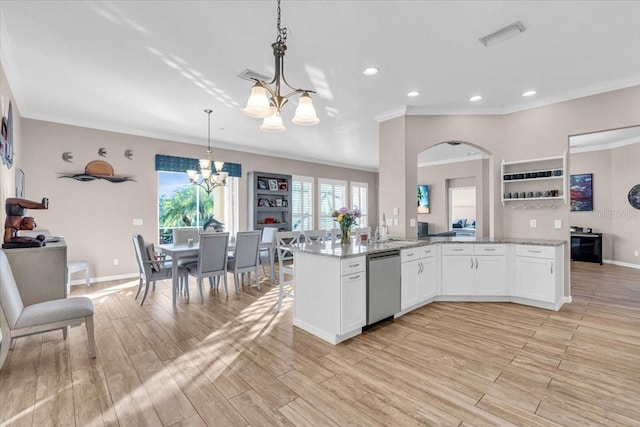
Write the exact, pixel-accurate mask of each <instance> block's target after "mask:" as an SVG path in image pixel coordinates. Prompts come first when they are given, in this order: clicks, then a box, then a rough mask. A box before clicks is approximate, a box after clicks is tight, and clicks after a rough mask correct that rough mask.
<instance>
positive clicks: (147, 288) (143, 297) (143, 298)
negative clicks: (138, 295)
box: [140, 280, 155, 305]
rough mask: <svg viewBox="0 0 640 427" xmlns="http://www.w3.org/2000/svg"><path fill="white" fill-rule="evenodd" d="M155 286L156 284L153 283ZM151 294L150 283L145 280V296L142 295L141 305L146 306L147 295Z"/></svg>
mask: <svg viewBox="0 0 640 427" xmlns="http://www.w3.org/2000/svg"><path fill="white" fill-rule="evenodd" d="M153 283H154V284H155V282H153ZM148 293H149V281H148V280H145V285H144V295H142V301H140V305H142V304H144V300H146V299H147V294H148Z"/></svg>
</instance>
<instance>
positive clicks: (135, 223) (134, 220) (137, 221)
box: [133, 218, 142, 225]
mask: <svg viewBox="0 0 640 427" xmlns="http://www.w3.org/2000/svg"><path fill="white" fill-rule="evenodd" d="M133 225H142V218H134V219H133Z"/></svg>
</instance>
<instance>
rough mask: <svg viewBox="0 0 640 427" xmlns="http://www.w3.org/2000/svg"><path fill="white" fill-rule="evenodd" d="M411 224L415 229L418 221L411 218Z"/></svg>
mask: <svg viewBox="0 0 640 427" xmlns="http://www.w3.org/2000/svg"><path fill="white" fill-rule="evenodd" d="M409 224H410V225H411V226H412V227H415V226H416V220H415V219H413V218H411V219H410V220H409Z"/></svg>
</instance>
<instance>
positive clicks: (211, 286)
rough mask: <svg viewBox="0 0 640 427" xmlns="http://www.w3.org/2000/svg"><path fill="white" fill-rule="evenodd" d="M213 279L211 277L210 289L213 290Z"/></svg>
mask: <svg viewBox="0 0 640 427" xmlns="http://www.w3.org/2000/svg"><path fill="white" fill-rule="evenodd" d="M213 284H214V283H213V277H212V276H209V289H213Z"/></svg>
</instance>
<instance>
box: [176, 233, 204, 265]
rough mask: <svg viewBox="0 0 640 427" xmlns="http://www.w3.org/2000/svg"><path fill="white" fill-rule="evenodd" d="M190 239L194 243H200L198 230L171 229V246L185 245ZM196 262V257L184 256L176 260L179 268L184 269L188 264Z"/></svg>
mask: <svg viewBox="0 0 640 427" xmlns="http://www.w3.org/2000/svg"><path fill="white" fill-rule="evenodd" d="M189 239H191V240H192V241H193V242H194V243H196V242H199V241H200V229H199V228H195V227H189V228H174V229H173V244H174V245H186V244H187V243H189ZM194 262H198V256H197V255H193V256H185V257H181V258H180V259H179V260H178V265H179V266H180V267H185V266H187V265H189V264H193V263H194Z"/></svg>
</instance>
